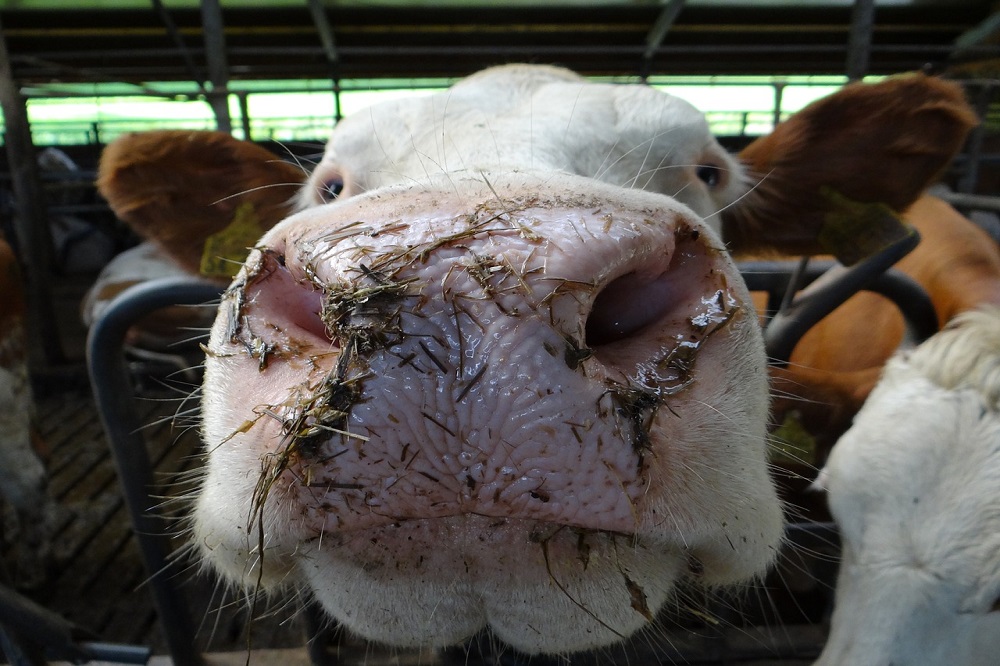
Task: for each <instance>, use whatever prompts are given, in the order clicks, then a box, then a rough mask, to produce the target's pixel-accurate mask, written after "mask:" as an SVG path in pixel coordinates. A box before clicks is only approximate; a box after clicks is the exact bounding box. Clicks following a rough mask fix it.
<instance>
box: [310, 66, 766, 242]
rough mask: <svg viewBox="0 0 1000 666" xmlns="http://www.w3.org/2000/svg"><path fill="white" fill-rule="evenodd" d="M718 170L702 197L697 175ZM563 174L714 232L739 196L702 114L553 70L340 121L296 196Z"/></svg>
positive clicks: (734, 167)
mask: <svg viewBox="0 0 1000 666" xmlns="http://www.w3.org/2000/svg"><path fill="white" fill-rule="evenodd" d="M702 165H714V166H716V167H718V168H719V170H720V171H719V175H720V178H721V180H720V182H719V184H717V185H716V186H714V187H709V186H707V185H706V184H705V183H704V182H703V181H702V180H699V178H698V176H697V168H698V167H699V166H702ZM516 169H530V170H535V171H561V172H565V173H572V174H577V175H580V176H585V177H587V178H593V179H595V180H599V181H602V182H606V183H611V184H613V185H618V186H621V187H626V188H638V189H645V190H649V191H652V192H659V193H661V194H666V195H668V196H671V197H674V198H676V199H677V200H678V201H680V202H681V203H683V204H686V205H688V206H690V207H691V208H692V209H693V210H694V211H695V213H697V214H698V215H700V216H701V217H703V218H705V219H706V221H707V222H708V223H709V225H710V226H712V227H713V228H714V229H715V231H719V228H720V223H719V220H718V216H717V215H716V213H718V212H719V211H720V210H722V209H723V208H725V207H726V206H728V205H730V204H731V203H733V202H734V201H735V200H736V199H737V198H739V196H740V195H742V194H743V193H744V192H745V191H746V189H747V184H746V178H745V176H744V174H743V171H742V167H741V166H740V165H739V163H738V162H737V161H736V160H735V159H734V158H733V157H732V156H731V155H729V153H727V152H726V151H725V149H723V148H722V146H720V145H719V143H718V141H716V139H715V137H714V136H712V134H711V132H710V131H709V128H708V122H707V121H706V120H705V116H704V114H703V113H701V112H700V111H698V110H697V109H695V108H694V107H693V106H691V105H690V104H688V103H687V102H685V101H684V100H682V99H680V98H677V97H674V96H672V95H668V94H665V93H663V92H660V91H657V90H654V89H653V88H650V87H648V86H644V85H614V84H598V83H590V82H587V81H586V80H585V79H583V78H581V77H578V76H576V75H575V74H573V73H571V72H568V71H567V70H563V69H557V68H554V67H532V66H526V65H509V66H506V67H496V68H493V69H488V70H485V71H482V72H479V73H478V74H474V75H473V76H470V77H469V78H467V79H464V80H462V81H460V82H459V83H457V84H456V85H455V86H453V87H452V88H451V89H449V90H448V91H446V92H443V93H440V94H436V95H430V96H427V97H417V98H413V99H406V100H401V101H394V102H387V103H384V104H380V105H377V106H374V107H372V108H371V109H369V110H367V111H363V112H360V113H358V114H356V115H353V116H351V117H349V118H345V119H344V120H343V121H342V122H341V123H340V124H339V125H338V126H337V128H336V130H335V131H334V135H333V137H332V138H331V139H330V141H329V144H328V145H327V149H326V153H325V154H324V156H323V160H322V162H321V163H320V164H319V165H318V166H317V168H316V169H315V171H314V172H313V174H312V176H311V177H310V179H309V183H308V185H307V186H306V188H305V189H304V190H303V192H302V196H301V197H300V203H301V204H302V205H304V206H308V205H314V204H316V203H318V202H319V201H321V200H322V199H321V198H320V197H319V190H320V189H322V185H323V183H324V182H325V181H327V180H328V179H330V178H331V177H332V176H338V177H340V178H342V179H343V180H344V184H345V190H344V191H345V194H357V193H359V192H363V191H367V190H373V189H377V188H379V187H384V186H386V185H395V184H409V183H418V182H420V180H421V179H424V178H427V177H428V176H430V175H433V174H435V173H441V172H445V173H456V174H457V173H463V172H464V173H473V174H474V173H478V172H480V171H486V172H493V173H497V172H499V173H503V172H508V171H511V170H516Z"/></svg>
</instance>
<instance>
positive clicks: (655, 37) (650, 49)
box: [639, 0, 684, 79]
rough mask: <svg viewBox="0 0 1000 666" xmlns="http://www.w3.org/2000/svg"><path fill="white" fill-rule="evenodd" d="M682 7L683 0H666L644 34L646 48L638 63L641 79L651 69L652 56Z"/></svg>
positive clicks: (644, 77)
mask: <svg viewBox="0 0 1000 666" xmlns="http://www.w3.org/2000/svg"><path fill="white" fill-rule="evenodd" d="M682 9H684V0H667V2H666V4H665V5H664V7H663V9H662V10H661V11H660V14H659V16H657V17H656V21H654V22H653V27H651V28H650V29H649V33H648V34H647V35H646V50H645V51H644V52H643V54H642V63H641V64H640V65H639V76H641V77H642V78H643V79H646V77H648V76H649V75H650V73H651V72H652V71H653V58H654V57H656V52H657V50H658V49H659V48H660V46H662V45H663V40H664V39H666V38H667V33H668V32H670V29H671V28H672V27H674V23H675V22H676V21H677V17H678V16H680V13H681V10H682Z"/></svg>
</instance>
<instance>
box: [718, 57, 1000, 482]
mask: <svg viewBox="0 0 1000 666" xmlns="http://www.w3.org/2000/svg"><path fill="white" fill-rule="evenodd" d="M902 108H907V109H909V110H910V112H909V114H908V115H906V114H904V113H902V112H901V109H902ZM976 122H977V121H976V116H975V114H974V112H973V111H972V109H971V108H970V107H969V105H968V104H967V102H966V101H965V98H964V95H963V93H962V90H961V88H960V87H959V86H958V85H957V84H955V83H950V82H946V81H943V80H940V79H935V78H932V77H924V76H911V77H900V78H891V79H888V80H886V81H884V82H882V83H879V84H853V85H849V86H846V87H845V88H843V89H842V90H840V91H838V92H837V93H835V94H833V95H830V96H828V97H826V98H823V99H821V100H818V101H816V102H814V103H812V104H811V105H809V106H807V107H806V108H804V109H802V110H801V111H799V112H797V113H796V114H794V115H793V116H791V117H790V118H789V119H788V120H787V121H785V122H783V123H781V124H780V125H778V126H777V127H776V128H775V130H774V131H773V132H772V133H771V134H769V135H767V136H765V137H761V138H760V139H757V140H755V141H754V142H752V143H751V144H750V145H749V146H747V147H746V148H745V149H744V150H743V151H742V152H741V153H740V159H741V161H742V162H743V164H744V165H745V166H746V168H747V170H748V171H749V172H750V173H751V174H753V179H754V181H755V182H756V183H757V185H756V186H755V187H754V189H753V190H752V191H751V192H750V193H748V195H747V197H746V199H745V201H743V202H742V205H740V206H734V207H732V208H730V209H727V210H726V211H724V213H723V220H724V221H723V227H724V234H725V237H726V239H727V240H728V241H730V242H731V243H732V244H733V247H734V251H735V252H736V256H737V257H738V258H745V257H748V256H761V255H763V256H767V257H769V258H773V257H774V256H784V257H788V258H791V257H794V256H797V255H798V254H799V253H801V254H806V255H828V254H834V255H839V256H840V257H841V258H842V260H843V261H844V262H845V263H851V262H854V261H857V260H858V252H857V250H856V249H855V248H852V247H850V244H849V243H845V242H844V241H843V238H844V237H848V238H854V237H866V236H867V237H868V238H867V241H866V242H869V243H870V242H871V237H875V240H876V241H877V242H881V240H880V238H879V235H878V234H879V233H884V232H882V231H879V232H877V233H876V232H873V231H872V229H871V228H872V227H877V226H879V224H880V223H879V222H878V218H879V217H880V216H882V215H883V212H884V211H896V212H897V213H898V214H899V218H900V219H901V220H902V222H904V223H906V224H908V225H910V226H911V227H913V228H915V229H916V230H917V232H918V233H919V234H920V237H921V241H920V243H919V244H918V245H917V246H916V248H915V249H914V250H913V251H912V252H911V253H910V254H909V255H908V256H906V257H905V258H903V259H902V260H901V261H900V262H898V263H897V264H896V265H895V268H896V269H898V270H899V271H901V272H902V273H903V274H905V275H906V276H908V277H910V278H911V279H913V280H914V281H915V283H916V284H917V285H918V286H919V287H921V288H922V289H923V290H924V291H925V292H926V293H927V295H928V296H929V297H930V300H931V301H932V303H933V306H934V309H935V313H936V315H937V320H938V324H939V326H943V325H945V324H946V323H947V322H948V321H950V320H951V319H952V318H953V317H954V316H955V315H957V314H959V313H960V312H964V311H966V310H968V309H971V308H974V307H976V306H978V305H980V304H991V303H992V304H998V305H1000V247H998V246H997V244H996V242H995V241H993V240H992V239H991V237H990V236H989V234H988V233H986V232H985V231H984V230H983V229H982V228H981V227H979V226H978V225H976V224H974V223H973V222H971V221H970V220H969V219H968V218H966V217H965V216H963V215H961V214H960V213H959V212H958V211H956V210H955V209H954V208H952V207H951V206H950V205H949V204H947V203H946V202H945V201H943V200H942V199H940V198H939V197H937V196H934V195H932V194H930V193H928V192H927V186H928V184H930V183H931V182H933V181H934V180H936V179H937V178H938V177H939V176H940V174H941V171H942V169H943V168H944V167H945V166H946V165H947V164H948V162H949V161H950V158H951V156H952V155H953V154H954V152H955V151H956V149H957V148H958V147H959V145H960V143H961V141H962V140H963V139H964V137H965V135H966V133H967V132H968V130H969V129H971V128H972V127H973V126H974V124H975V123H976ZM834 127H835V128H836V129H833V128H834ZM871 150H877V151H878V155H877V157H876V158H875V159H872V160H871V163H872V165H874V167H875V168H873V169H867V168H862V166H861V164H862V162H861V161H862V160H868V159H869V154H870V152H871ZM859 156H860V157H859ZM859 221H860V223H859ZM869 222H871V224H869ZM838 225H840V226H841V227H842V228H841V229H838ZM865 225H869V226H868V227H866V226H865ZM904 328H905V326H904V320H903V317H902V315H901V313H900V312H899V310H898V309H897V308H896V307H894V306H893V305H891V303H890V302H888V301H887V300H886V299H885V298H883V297H881V296H877V295H875V294H873V293H868V292H864V293H859V294H857V295H856V296H854V297H852V298H851V299H850V300H848V301H847V302H846V303H844V304H843V305H841V306H840V307H838V308H837V309H836V310H834V311H833V312H832V313H830V314H829V315H828V316H827V317H826V318H824V319H823V320H821V321H820V322H819V323H818V324H816V325H815V326H814V327H812V328H811V329H810V330H809V331H808V332H807V333H806V334H805V336H803V338H802V339H801V340H800V341H799V343H798V344H797V345H796V347H795V349H794V351H793V352H792V354H791V358H790V363H789V365H788V366H787V367H783V368H772V371H771V374H772V386H773V388H774V393H775V396H776V400H775V403H774V406H773V410H774V420H775V421H776V422H777V423H782V422H784V421H785V420H786V418H787V417H788V416H789V415H792V416H794V417H795V418H797V419H799V420H800V421H801V425H802V426H803V427H804V428H805V430H806V431H807V432H808V433H810V434H811V435H812V436H813V437H814V438H815V440H816V444H817V450H816V451H815V453H814V455H815V456H816V460H815V461H816V462H817V463H822V459H823V458H824V457H825V455H826V452H827V451H828V450H829V447H830V446H832V444H833V442H835V441H836V439H837V438H838V437H839V436H840V435H841V434H843V432H844V431H845V430H846V429H847V428H848V427H849V425H850V423H851V419H852V418H853V416H854V414H856V413H857V411H858V409H860V407H861V405H862V404H863V403H864V400H865V398H866V397H867V395H868V394H869V393H870V391H871V390H872V388H873V387H874V385H875V383H876V382H877V381H878V378H879V376H880V374H881V370H882V366H883V365H884V364H885V362H886V361H887V360H888V359H889V357H890V356H891V355H892V354H893V352H894V351H895V350H896V348H897V347H898V346H899V344H900V343H901V342H902V341H903V338H904ZM860 340H863V341H864V343H863V344H859V341H860Z"/></svg>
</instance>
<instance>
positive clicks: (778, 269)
mask: <svg viewBox="0 0 1000 666" xmlns="http://www.w3.org/2000/svg"><path fill="white" fill-rule="evenodd" d="M919 242H920V236H919V235H917V234H916V232H914V233H913V234H911V235H909V236H907V237H906V238H903V239H901V240H900V241H898V242H897V243H895V244H894V245H891V246H889V247H888V248H886V249H885V250H883V251H881V252H879V253H878V254H875V255H873V256H871V257H869V258H868V259H865V260H864V261H861V262H859V263H857V264H855V265H854V266H852V267H851V268H845V267H844V266H841V265H840V264H838V263H837V262H834V261H812V262H810V265H809V267H808V268H807V269H806V270H805V271H802V279H803V282H804V283H805V284H808V285H809V286H808V287H805V288H804V289H803V290H802V291H801V292H800V293H799V294H798V295H797V297H796V298H795V299H794V301H793V302H792V304H791V305H790V306H789V307H787V308H785V309H783V310H780V311H779V312H777V313H774V314H773V317H771V320H770V321H769V322H768V323H767V325H766V326H765V329H764V343H765V346H766V348H767V355H768V358H769V359H770V360H771V362H772V363H775V364H778V365H783V364H785V363H787V362H788V359H789V358H790V357H791V354H792V350H794V349H795V345H796V344H798V342H799V340H801V339H802V336H803V335H805V333H806V332H807V331H808V330H809V329H810V328H812V327H813V326H814V325H815V324H816V322H818V321H819V320H820V319H822V318H823V317H825V316H826V315H828V314H829V313H830V312H832V311H833V310H834V309H836V308H837V307H838V306H840V305H841V304H842V303H843V302H844V301H846V300H847V299H848V298H850V297H851V296H853V295H854V294H856V293H857V292H859V291H862V290H867V291H873V292H876V293H879V294H881V295H883V296H885V297H887V298H889V299H890V300H891V301H892V302H893V303H894V304H895V305H896V307H898V308H899V310H900V312H901V313H902V314H903V318H904V320H905V322H906V327H907V332H906V339H905V342H907V343H914V344H916V343H919V342H921V341H923V340H925V339H927V338H928V337H930V336H931V335H933V334H934V333H935V332H936V331H937V329H938V321H937V313H936V311H935V310H934V304H933V303H932V302H931V300H930V297H929V296H928V295H927V294H926V292H925V291H924V290H923V289H922V288H921V287H920V285H918V284H917V283H916V282H915V281H914V280H913V279H912V278H910V277H909V276H907V275H906V274H904V273H902V272H900V271H898V270H894V269H892V268H891V266H892V265H893V264H895V263H896V262H897V261H899V260H900V259H901V258H902V257H904V256H906V255H907V254H909V252H911V251H912V250H913V248H914V247H916V245H917V244H918V243H919ZM799 265H800V264H799V263H798V262H796V261H791V262H788V261H774V262H771V261H760V262H742V263H740V264H738V267H739V269H740V273H741V274H742V275H743V279H744V281H745V282H746V284H747V287H748V288H749V289H750V290H751V291H766V292H768V293H772V292H779V293H783V292H784V291H785V289H787V287H788V284H789V283H790V282H791V280H792V279H793V275H796V272H797V271H798V269H799ZM768 314H771V313H768Z"/></svg>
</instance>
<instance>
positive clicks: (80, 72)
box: [11, 55, 177, 99]
mask: <svg viewBox="0 0 1000 666" xmlns="http://www.w3.org/2000/svg"><path fill="white" fill-rule="evenodd" d="M11 59H12V60H14V61H15V62H19V63H25V64H28V65H31V66H33V67H37V68H39V69H49V70H51V71H53V72H58V73H59V74H70V75H72V77H73V78H74V79H78V80H83V81H87V82H93V83H121V84H124V85H127V86H133V87H135V88H136V89H138V91H139V92H140V93H142V94H143V95H147V96H149V97H162V98H164V99H174V98H176V97H177V95H176V94H173V93H167V92H163V91H162V90H157V89H156V88H153V87H151V86H147V85H143V84H141V83H135V82H133V81H120V80H118V79H116V78H113V77H110V76H105V74H104V73H103V72H101V71H99V70H96V69H91V68H88V67H73V66H72V65H65V64H63V63H59V62H54V61H52V60H46V59H44V58H38V57H35V56H26V55H12V56H11Z"/></svg>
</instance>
